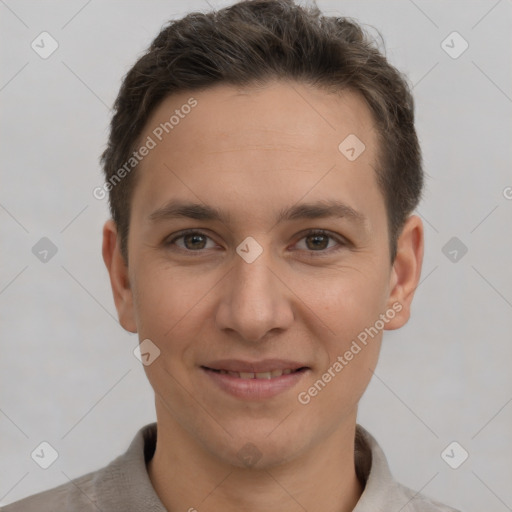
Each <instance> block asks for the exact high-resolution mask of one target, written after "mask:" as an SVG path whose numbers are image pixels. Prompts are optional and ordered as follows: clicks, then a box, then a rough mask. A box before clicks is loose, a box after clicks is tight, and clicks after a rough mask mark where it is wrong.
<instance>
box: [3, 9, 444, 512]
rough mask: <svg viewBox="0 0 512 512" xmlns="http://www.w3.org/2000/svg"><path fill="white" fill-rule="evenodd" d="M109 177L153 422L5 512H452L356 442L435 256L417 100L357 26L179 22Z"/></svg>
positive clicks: (217, 16)
mask: <svg viewBox="0 0 512 512" xmlns="http://www.w3.org/2000/svg"><path fill="white" fill-rule="evenodd" d="M102 163H103V166H104V170H105V175H106V185H105V187H104V188H103V189H99V190H97V191H95V194H101V193H106V192H108V193H109V198H110V205H111V212H112V217H113V218H112V220H109V221H108V222H107V223H106V224H105V227H104V231H103V257H104V260H105V263H106V266H107V268H108V271H109V274H110V280H111V285H112V290H113V295H114V300H115V304H116V308H117V311H118V315H119V320H120V323H121V325H122V326H123V327H124V328H125V329H126V330H127V331H130V332H137V333H138V336H139V340H140V342H141V354H142V360H143V362H144V368H145V371H146V374H147V376H148V379H149V381H150V383H151V385H152V387H153V389H154V391H155V405H156V414H157V423H156V424H152V425H147V426H145V427H143V428H142V429H141V430H140V431H139V433H138V434H137V435H136V437H135V439H134V440H133V442H132V444H131V446H130V447H129V449H128V451H127V452H126V453H125V454H124V455H121V456H120V457H119V458H117V459H116V460H114V461H113V462H112V463H111V464H110V465H109V466H107V467H106V468H103V469H101V470H99V471H96V472H93V473H90V474H88V475H85V476H83V477H80V478H78V479H76V480H74V481H73V482H72V483H68V484H65V485H62V486H60V487H57V488H55V489H52V490H49V491H46V492H44V493H40V494H37V495H35V496H32V497H29V498H27V499H25V500H22V501H20V502H18V503H17V504H13V505H11V506H8V507H6V509H5V510H6V511H7V512H15V511H22V510H23V511H31V510H37V511H44V510H48V511H50V510H51V511H61V510H62V511H64V510H66V511H67V510H76V511H89V510H100V511H102V512H110V511H114V510H123V511H143V510H144V511H145V510H152V511H165V510H167V511H170V512H175V511H176V512H177V511H185V510H188V511H194V510H198V511H199V512H202V511H205V512H206V511H208V512H209V511H221V510H222V511H227V512H229V511H234V510H244V511H249V512H256V511H262V510H283V511H308V512H313V511H320V510H321V511H322V512H348V511H356V512H365V511H370V510H383V511H384V510H385V511H387V512H391V511H396V512H398V511H403V512H407V511H409V512H410V511H422V512H423V511H449V510H453V509H451V508H449V507H446V506H444V505H442V504H440V503H437V502H435V501H433V500H430V499H429V498H427V497H425V496H423V495H420V494H417V493H415V492H413V491H411V490H409V489H407V488H405V487H403V486H401V485H400V484H398V483H397V482H395V481H394V480H393V478H392V476H391V473H390V471H389V469H388V467H387V463H386V459H385V457H384V454H383V453H382V451H381V449H380V448H379V446H378V444H377V443H376V441H375V439H374V438H373V437H372V436H371V435H370V434H369V433H368V432H367V431H366V430H364V428H363V427H361V426H359V425H357V424H356V419H357V405H358V402H359V400H360V398H361V396H362V394H363V392H364V391H365V389H366V387H367V385H368V383H369V381H370V379H371V376H372V371H373V369H374V368H375V366H376V364H377V359H378V354H379V349H380V344H381V339H382V333H383V330H391V329H397V328H399V327H401V326H403V325H404V324H405V323H406V322H407V320H408V318H409V314H410V305H411V302H412V299H413V295H414V291H415V289H416V287H417V285H418V281H419V276H420V272H421V264H422V258H423V228H422V223H421V221H420V219H419V218H418V217H417V216H415V215H411V213H412V211H413V210H414V208H415V207H416V205H417V204H418V201H419V199H420V195H421V188H422V182H423V175H422V169H421V156H420V149H419V145H418V140H417V137H416V132H415V129H414V113H413V100H412V97H411V95H410V92H409V90H408V88H407V85H406V83H405V81H404V79H403V77H402V76H401V75H400V73H399V72H398V71H397V70H395V69H394V68H393V67H392V66H390V65H389V63H387V61H386V59H385V58H384V57H383V56H382V55H381V54H380V53H379V52H378V50H377V49H375V48H374V47H373V46H372V45H371V44H370V42H369V41H368V40H367V38H366V36H365V35H364V33H363V32H362V31H361V29H360V28H359V27H358V26H357V25H356V24H354V23H353V22H349V21H347V20H345V19H342V18H328V17H322V16H321V13H320V12H319V11H318V10H317V9H313V8H309V9H306V8H302V7H299V6H297V5H295V4H294V3H293V1H292V0H273V1H265V0H256V1H245V2H240V3H238V4H235V5H233V6H231V7H229V8H225V9H222V10H220V11H218V12H214V13H208V14H201V13H192V14H190V15H188V16H186V17H185V18H183V19H182V20H177V21H173V22H171V23H170V24H169V26H167V27H166V28H164V29H163V30H162V32H161V33H160V34H159V35H158V36H157V38H156V39H155V40H154V41H153V43H152V44H151V46H150V48H149V50H148V52H147V53H146V54H145V55H144V56H143V57H141V59H139V61H138V62H137V63H136V64H135V65H134V67H133V68H132V69H131V70H130V72H129V73H128V74H127V76H126V77H125V79H124V82H123V85H122V87H121V90H120V93H119V96H118V98H117V100H116V103H115V115H114V117H113V119H112V124H111V133H110V139H109V143H108V147H107V149H106V151H105V152H104V154H103V156H102Z"/></svg>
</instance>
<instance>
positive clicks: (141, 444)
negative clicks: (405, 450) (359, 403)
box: [2, 423, 458, 512]
mask: <svg viewBox="0 0 512 512" xmlns="http://www.w3.org/2000/svg"><path fill="white" fill-rule="evenodd" d="M355 444H356V452H355V463H356V471H357V474H358V477H359V478H360V480H361V481H362V482H365V488H364V491H363V494H362V495H361V498H360V499H359V501H358V502H357V505H356V508H355V509H354V511H353V512H458V511H456V510H455V509H453V508H450V507H447V506H446V505H443V504H441V503H438V502H436V501H433V500H431V499H429V498H427V497H426V496H424V495H421V494H418V493H415V492H414V491H412V490H410V489H408V488H406V487H404V486H402V485H400V484H399V483H397V482H395V480H394V479H393V477H392V475H391V472H390V470H389V467H388V463H387V461H386V457H385V456H384V453H383V452H382V450H381V448H380V447H379V445H378V444H377V441H376V440H375V439H374V438H373V437H372V436H371V435H370V434H369V433H368V432H367V431H366V430H365V429H364V428H363V427H361V426H360V425H358V426H357V430H356V443H355ZM155 446H156V423H151V424H149V425H146V426H145V427H143V428H141V429H140V430H139V431H138V432H137V434H136V436H135V437H134V439H133V441H132V443H131V444H130V447H129V448H128V450H126V452H125V453H124V454H123V455H121V456H119V457H117V458H116V459H114V460H113V461H112V462H111V463H110V464H109V465H108V466H105V467H104V468H102V469H100V470H98V471H94V472H92V473H88V474H86V475H83V476H81V477H79V478H76V479H74V480H73V481H72V482H68V483H66V484H63V485H60V486H59V487H55V488H53V489H49V490H47V491H44V492H41V493H38V494H34V495H33V496H29V497H28V498H24V499H22V500H20V501H17V502H16V503H12V504H10V505H7V506H6V507H4V508H3V509H2V510H3V512H93V511H94V512H167V511H166V509H165V507H164V506H163V505H162V502H161V501H160V499H159V498H158V496H157V494H156V492H155V490H154V488H153V486H152V485H151V481H150V479H149V476H148V473H147V470H146V464H147V462H148V461H149V460H150V459H151V457H152V456H153V453H154V451H155Z"/></svg>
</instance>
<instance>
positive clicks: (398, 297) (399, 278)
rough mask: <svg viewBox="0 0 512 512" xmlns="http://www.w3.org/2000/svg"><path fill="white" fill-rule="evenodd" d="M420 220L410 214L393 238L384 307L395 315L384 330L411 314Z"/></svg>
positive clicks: (419, 260) (418, 262) (419, 262)
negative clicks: (393, 247)
mask: <svg viewBox="0 0 512 512" xmlns="http://www.w3.org/2000/svg"><path fill="white" fill-rule="evenodd" d="M423 249H424V240H423V223H422V222H421V219H420V218H419V217H418V216H417V215H411V216H410V217H409V218H408V219H407V221H406V222H405V224H404V227H403V229H402V233H401V234H400V236H399V238H398V241H397V254H396V258H395V261H394V262H393V268H392V269H391V276H390V290H391V292H390V295H389V298H388V308H390V309H393V310H394V311H395V312H396V315H395V316H394V318H393V319H391V320H390V321H389V322H388V323H387V324H386V330H393V329H398V328H400V327H402V326H403V325H405V324H406V323H407V321H408V320H409V317H410V315H411V303H412V299H413V297H414V292H415V291H416V288H417V287H418V283H419V280H420V275H421V265H422V263H423Z"/></svg>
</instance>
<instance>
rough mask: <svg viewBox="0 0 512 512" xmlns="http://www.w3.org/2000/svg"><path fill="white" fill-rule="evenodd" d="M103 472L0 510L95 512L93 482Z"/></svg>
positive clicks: (12, 511) (81, 478)
mask: <svg viewBox="0 0 512 512" xmlns="http://www.w3.org/2000/svg"><path fill="white" fill-rule="evenodd" d="M102 471H103V470H99V471H94V472H91V473H88V474H86V475H83V476H81V477H79V478H76V479H75V480H72V481H70V482H68V483H65V484H62V485H59V486H58V487H54V488H53V489H48V490H46V491H43V492H40V493H37V494H33V495H32V496H29V497H27V498H23V499H22V500H20V501H16V502H15V503H11V504H10V505H6V506H5V507H3V508H2V512H36V511H37V512H60V511H69V510H73V511H76V512H89V511H93V510H94V511H95V512H97V507H96V504H95V501H96V500H95V496H94V481H95V479H96V478H97V477H98V476H99V475H100V474H101V472H102Z"/></svg>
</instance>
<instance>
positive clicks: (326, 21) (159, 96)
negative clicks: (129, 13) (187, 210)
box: [101, 0, 423, 261]
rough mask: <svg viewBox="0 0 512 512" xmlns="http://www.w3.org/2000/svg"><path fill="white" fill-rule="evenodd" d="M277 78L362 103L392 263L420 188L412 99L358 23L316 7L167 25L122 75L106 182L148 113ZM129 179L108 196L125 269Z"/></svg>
mask: <svg viewBox="0 0 512 512" xmlns="http://www.w3.org/2000/svg"><path fill="white" fill-rule="evenodd" d="M279 78H287V79H293V80H296V81H298V82H302V83H307V84H310V85H314V86H316V87H318V88H322V89H325V90H327V91H328V92H333V93H336V92H340V91H343V90H355V91H358V92H359V93H361V94H362V95H363V96H364V98H365V99H366V102H367V103H368V106H369V107H370V110H371V112H372V114H373V118H374V121H375V123H376V126H377V128H378V130H377V131H378V138H379V146H380V151H379V158H378V163H377V168H376V175H377V182H378V184H379V186H380V187H381V190H382V192H383V195H384V199H385V204H386V209H387V214H388V226H389V233H390V254H391V261H394V258H395V255H396V241H397V238H398V236H399V234H400V232H401V228H402V227H403V224H404V222H405V220H406V219H407V217H408V215H409V214H410V213H411V212H412V211H413V210H414V208H416V206H417V204H418V202H419V200H420V196H421V190H422V186H423V171H422V163H421V151H420V147H419V143H418V139H417V135H416V131H415V128H414V103H413V98H412V95H411V92H410V89H409V86H408V84H407V81H406V79H405V77H404V76H403V75H402V74H401V73H400V72H399V71H398V70H397V69H396V68H394V67H393V66H392V65H390V64H389V63H388V61H387V60H386V58H385V56H384V55H383V54H381V52H380V51H379V49H378V47H377V46H376V45H375V44H374V43H373V42H372V41H371V40H370V38H369V37H368V36H367V34H365V32H364V31H363V30H362V28H361V27H360V26H359V25H358V24H357V23H355V22H354V21H353V20H349V19H347V18H340V17H334V16H330V17H327V16H323V15H322V14H321V12H320V10H319V9H318V8H317V7H316V6H308V7H302V6H299V5H296V4H295V3H294V0H245V1H241V2H238V3H236V4H234V5H232V6H229V7H226V8H223V9H221V10H219V11H212V12H208V13H201V12H192V13H190V14H188V15H187V16H185V17H184V18H182V19H179V20H172V21H170V22H169V23H168V25H167V26H166V27H164V28H163V29H162V30H161V32H160V33H159V34H158V36H157V37H156V38H155V39H154V41H153V42H152V43H151V45H150V47H149V48H148V50H147V51H146V53H145V54H144V55H143V56H142V57H141V58H139V59H138V60H137V62H136V63H135V65H134V66H133V67H132V68H131V69H130V71H129V72H128V73H127V74H126V76H125V77H124V80H123V83H122V85H121V88H120V91H119V94H118V96H117V99H116V101H115V104H114V115H113V118H112V121H111V125H110V137H109V140H108V144H107V148H106V149H105V151H104V152H103V154H102V156H101V163H102V165H103V170H104V173H105V177H106V179H107V182H108V181H109V180H111V179H112V178H113V177H114V176H115V174H116V172H118V170H119V169H120V168H121V166H123V164H124V163H125V162H127V161H128V160H129V158H130V155H131V154H132V152H133V151H134V150H135V148H136V144H137V141H138V138H139V137H140V135H141V133H142V131H143V130H144V127H145V124H146V122H147V120H148V118H149V116H150V114H151V113H152V112H153V111H154V109H155V108H156V107H157V106H158V105H159V103H160V102H161V101H162V100H163V99H164V98H166V97H167V96H169V95H171V94H173V93H178V92H183V91H193V90H200V89H203V90H204V89H206V88H208V87H210V86H213V85H215V84H219V83H225V84H229V85H235V86H244V85H254V84H260V85H263V84H265V83H267V82H269V81H270V80H272V79H279ZM340 142H341V141H340ZM135 178H136V172H135V171H133V172H130V173H128V174H126V175H125V177H124V178H123V179H122V180H120V181H119V182H118V183H116V184H115V186H112V187H111V188H109V199H110V211H111V214H112V217H113V219H114V221H115V223H116V225H117V228H118V232H119V236H120V238H121V250H122V253H123V256H124V258H125V260H126V261H128V250H127V245H128V244H127V239H128V232H129V222H130V202H131V197H132V194H133V188H134V185H135V181H136V179H135ZM110 183H112V181H110Z"/></svg>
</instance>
